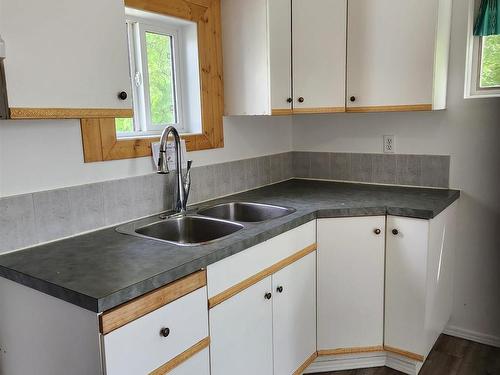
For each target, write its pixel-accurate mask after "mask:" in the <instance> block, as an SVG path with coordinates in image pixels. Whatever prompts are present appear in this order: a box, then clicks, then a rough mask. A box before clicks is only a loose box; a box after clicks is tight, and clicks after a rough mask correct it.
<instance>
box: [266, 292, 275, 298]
mask: <svg viewBox="0 0 500 375" xmlns="http://www.w3.org/2000/svg"><path fill="white" fill-rule="evenodd" d="M272 296H273V295H272V294H271V293H270V292H267V293H266V294H264V298H265V299H271V297H272Z"/></svg>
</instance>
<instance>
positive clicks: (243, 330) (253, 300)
mask: <svg viewBox="0 0 500 375" xmlns="http://www.w3.org/2000/svg"><path fill="white" fill-rule="evenodd" d="M268 293H272V290H271V276H269V277H267V278H265V279H263V280H261V281H259V282H258V283H256V284H254V285H252V286H251V287H249V288H247V289H245V290H243V291H241V292H240V293H238V294H236V295H235V296H233V297H231V298H229V299H228V300H226V301H224V302H222V303H221V304H219V305H217V306H215V307H213V308H212V309H210V312H209V314H210V317H209V319H210V338H211V344H210V362H211V374H212V375H235V374H238V375H255V374H259V375H272V374H273V327H272V324H273V322H272V314H273V311H272V309H273V307H272V298H266V294H268ZM268 297H269V296H268Z"/></svg>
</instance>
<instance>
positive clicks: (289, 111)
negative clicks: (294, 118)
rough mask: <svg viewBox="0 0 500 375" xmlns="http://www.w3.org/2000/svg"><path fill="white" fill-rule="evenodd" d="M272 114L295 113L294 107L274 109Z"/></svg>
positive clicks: (284, 114)
mask: <svg viewBox="0 0 500 375" xmlns="http://www.w3.org/2000/svg"><path fill="white" fill-rule="evenodd" d="M271 115H272V116H290V115H293V109H291V108H281V109H272V110H271Z"/></svg>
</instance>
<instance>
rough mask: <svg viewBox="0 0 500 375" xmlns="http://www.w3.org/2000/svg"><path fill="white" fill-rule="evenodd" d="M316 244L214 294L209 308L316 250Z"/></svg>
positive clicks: (209, 301) (209, 302)
mask: <svg viewBox="0 0 500 375" xmlns="http://www.w3.org/2000/svg"><path fill="white" fill-rule="evenodd" d="M316 248H317V244H316V243H314V244H311V245H309V246H307V247H306V248H304V249H302V250H300V251H298V252H296V253H295V254H293V255H291V256H289V257H287V258H285V259H283V260H281V261H279V262H278V263H275V264H273V265H272V266H270V267H268V268H266V269H264V270H262V271H260V272H259V273H257V274H255V275H253V276H251V277H249V278H247V279H245V280H243V281H241V282H239V283H238V284H236V285H233V286H232V287H230V288H228V289H226V290H225V291H223V292H221V293H219V294H217V295H215V296H214V297H212V298H209V300H208V308H209V309H211V308H213V307H215V306H217V305H219V304H221V303H222V302H224V301H226V300H228V299H229V298H231V297H233V296H235V295H236V294H238V293H239V292H241V291H243V290H245V289H247V288H249V287H251V286H252V285H254V284H256V283H258V282H259V281H261V280H263V279H265V278H266V277H268V276H270V275H272V274H273V273H276V272H278V271H279V270H281V269H283V268H285V267H286V266H288V265H290V264H292V263H294V262H296V261H297V260H299V259H301V258H303V257H305V256H306V255H308V254H310V253H312V252H314V251H316Z"/></svg>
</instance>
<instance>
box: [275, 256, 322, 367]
mask: <svg viewBox="0 0 500 375" xmlns="http://www.w3.org/2000/svg"><path fill="white" fill-rule="evenodd" d="M272 278H273V299H274V300H273V339H274V342H273V345H274V375H290V374H293V373H295V371H296V370H297V369H298V368H299V367H300V366H301V365H302V364H303V363H304V362H305V361H306V360H307V359H308V358H309V357H310V356H311V355H312V354H313V353H314V352H315V351H316V334H315V332H316V253H315V252H314V253H311V254H308V255H307V256H305V257H303V258H302V259H300V260H298V261H296V262H295V263H293V264H291V265H289V266H288V267H286V268H284V269H282V270H280V271H279V272H277V273H275V274H274V275H273V276H272Z"/></svg>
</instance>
